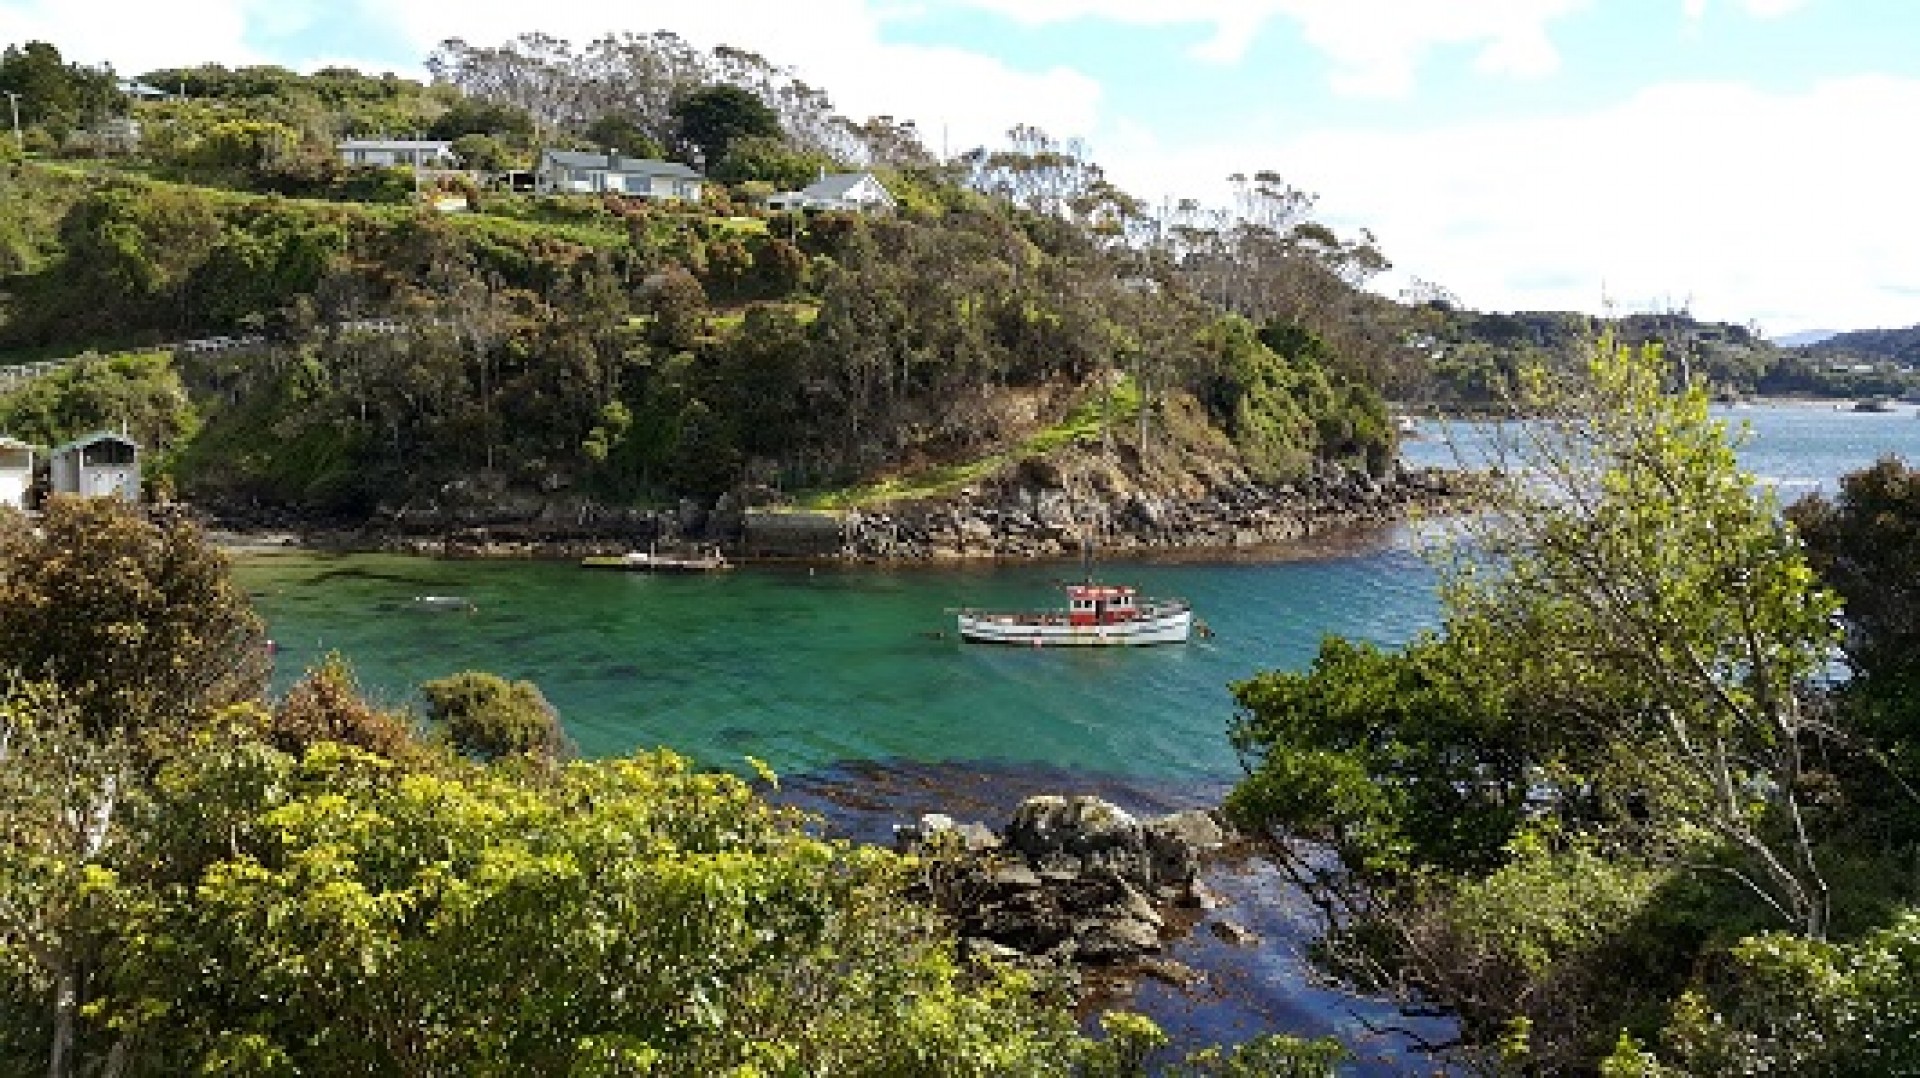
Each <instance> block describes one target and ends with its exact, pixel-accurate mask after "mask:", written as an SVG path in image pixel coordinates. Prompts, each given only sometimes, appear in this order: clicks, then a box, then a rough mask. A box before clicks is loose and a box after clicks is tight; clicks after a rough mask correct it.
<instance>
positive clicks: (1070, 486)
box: [209, 461, 1472, 561]
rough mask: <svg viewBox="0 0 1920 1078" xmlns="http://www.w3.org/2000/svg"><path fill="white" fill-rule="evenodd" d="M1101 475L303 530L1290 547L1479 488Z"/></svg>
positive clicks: (456, 511) (971, 545) (1025, 548)
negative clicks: (879, 504)
mask: <svg viewBox="0 0 1920 1078" xmlns="http://www.w3.org/2000/svg"><path fill="white" fill-rule="evenodd" d="M1099 479H1100V481H1098V482H1087V481H1085V480H1084V478H1079V479H1075V478H1070V476H1069V473H1068V471H1067V470H1066V469H1063V468H1061V467H1059V466H1056V465H1053V464H1050V463H1047V462H1042V461H1033V462H1029V463H1028V464H1026V465H1023V466H1021V467H1018V468H1014V469H1011V470H1010V471H1009V473H1008V474H1007V475H1005V476H1003V477H1001V478H1000V479H998V480H996V481H994V482H992V483H990V484H982V485H981V486H978V487H971V488H967V489H963V490H961V491H959V492H958V493H957V494H955V495H954V496H953V497H950V498H941V499H930V500H919V501H909V502H903V503H899V504H895V505H891V506H889V507H887V508H885V509H865V510H849V511H845V512H823V511H804V510H796V509H793V508H790V507H785V506H779V505H776V504H772V503H773V502H774V501H776V498H775V496H774V494H773V492H771V491H766V490H744V491H740V492H737V493H733V494H727V495H724V496H722V497H721V498H719V499H717V500H716V501H714V502H712V503H701V502H695V501H692V500H684V501H682V502H680V503H679V504H678V505H674V506H668V507H659V508H636V507H624V506H608V505H602V504H599V503H597V502H595V501H594V500H592V499H589V498H585V497H582V496H580V495H578V494H576V493H573V492H571V491H568V490H566V489H564V488H558V489H554V490H550V491H546V492H529V491H526V490H518V489H514V490H509V489H505V488H502V487H500V486H498V485H491V486H490V485H488V484H483V483H478V482H467V481H461V482H455V483H449V484H447V485H446V486H445V487H443V488H442V489H441V490H440V491H439V492H438V494H437V495H435V496H434V497H431V498H415V499H413V500H410V501H407V502H405V503H402V504H397V505H390V506H387V507H384V508H382V509H381V510H380V511H379V512H378V513H377V514H376V515H375V516H374V518H373V519H371V520H369V521H367V522H366V523H364V524H363V525H361V526H359V527H356V528H351V529H346V528H328V527H322V528H320V529H317V534H316V529H300V530H303V531H306V532H307V533H308V534H309V535H310V536H313V537H314V539H315V543H316V545H323V546H334V547H340V548H344V549H361V550H397V551H406V552H410V553H424V554H440V555H450V556H455V557H461V556H465V557H516V556H518V557H581V556H585V555H589V554H609V553H619V552H623V551H627V550H635V549H647V548H648V547H656V548H660V549H674V548H690V547H710V546H718V547H720V548H721V549H722V550H724V551H725V552H726V553H727V554H729V555H731V556H733V557H736V558H771V559H782V558H785V559H849V560H871V561H937V560H951V559H1039V558H1062V557H1073V556H1075V555H1077V554H1078V553H1079V551H1080V548H1081V545H1082V542H1083V540H1087V541H1091V542H1093V543H1094V544H1095V545H1097V547H1098V548H1099V549H1100V551H1101V552H1102V554H1103V555H1104V556H1112V554H1113V553H1114V552H1115V551H1129V550H1132V551H1142V550H1167V549H1212V550H1223V549H1232V548H1244V547H1258V546H1271V545H1280V544H1286V543H1291V542H1297V541H1299V540H1302V539H1307V538H1311V537H1313V536H1316V535H1318V534H1321V533H1324V532H1328V531H1332V530H1336V529H1346V528H1353V527H1365V526H1370V525H1382V524H1388V523H1392V522H1395V521H1398V520H1402V519H1404V518H1405V517H1407V516H1408V515H1409V513H1410V512H1412V511H1415V510H1417V509H1440V508H1444V507H1446V506H1448V505H1449V504H1454V503H1458V502H1459V501H1461V500H1463V499H1464V498H1466V497H1469V496H1470V495H1471V488H1472V484H1471V483H1470V482H1469V481H1468V480H1467V479H1466V477H1463V476H1461V475H1460V474H1458V473H1453V472H1446V471H1439V470H1434V469H1418V470H1409V469H1402V468H1398V467H1396V468H1394V469H1393V470H1392V471H1391V472H1390V473H1389V474H1388V475H1386V476H1384V477H1380V478H1375V477H1373V476H1370V475H1368V474H1367V473H1365V472H1364V471H1359V470H1356V469H1351V468H1345V467H1342V466H1340V465H1338V464H1326V463H1323V464H1320V465H1317V466H1316V467H1315V470H1314V471H1313V473H1312V474H1311V475H1309V476H1308V477H1307V478H1305V479H1303V480H1302V481H1300V482H1298V483H1294V484H1284V485H1272V484H1262V483H1258V482H1255V481H1253V480H1252V479H1250V478H1248V477H1247V476H1246V475H1245V474H1244V473H1242V472H1240V471H1239V470H1238V469H1233V468H1220V469H1218V470H1216V471H1214V472H1212V473H1209V474H1206V475H1201V476H1195V475H1182V476H1179V477H1178V478H1177V479H1176V480H1170V481H1163V482H1161V483H1159V484H1157V485H1154V484H1145V483H1142V482H1139V481H1138V480H1133V479H1129V478H1127V477H1126V476H1125V475H1123V474H1121V473H1120V472H1119V471H1118V470H1117V469H1114V470H1111V471H1109V472H1106V473H1102V474H1101V475H1100V476H1099ZM209 508H210V509H211V510H212V513H213V517H214V519H215V523H216V526H217V527H223V528H230V529H233V530H237V531H242V532H245V531H290V530H295V529H296V528H298V522H297V521H294V520H292V519H290V518H288V517H286V516H285V515H275V514H270V513H263V512H261V511H259V510H258V509H255V508H252V507H248V506H210V507H209Z"/></svg>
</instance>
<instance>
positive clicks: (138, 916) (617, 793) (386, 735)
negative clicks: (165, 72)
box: [0, 498, 1340, 1078]
mask: <svg viewBox="0 0 1920 1078" xmlns="http://www.w3.org/2000/svg"><path fill="white" fill-rule="evenodd" d="M40 524H41V528H40V529H39V530H36V529H34V528H30V527H28V525H27V523H26V521H25V519H24V518H23V517H21V516H20V515H19V514H18V513H16V512H14V511H12V510H4V511H0V527H3V528H4V529H5V530H4V535H3V536H0V540H3V541H4V543H5V544H6V545H5V548H4V551H3V552H0V553H3V554H4V556H3V557H0V566H5V570H4V572H0V584H4V587H5V589H6V592H5V596H4V598H5V602H6V609H7V610H8V617H7V619H6V620H5V629H6V632H5V634H4V636H3V637H0V670H4V671H5V672H6V682H5V688H4V691H0V838H4V842H0V1070H4V1071H6V1072H7V1073H47V1074H52V1075H56V1076H63V1078H64V1076H71V1075H82V1074H96V1073H114V1074H125V1075H144V1074H156V1075H158V1074H181V1073H227V1074H249V1075H259V1074H296V1073H305V1074H344V1073H356V1074H393V1075H399V1074H419V1073H423V1072H459V1073H467V1074H476V1073H477V1074H529V1073H539V1074H559V1073H567V1074H604V1075H633V1074H656V1075H711V1074H741V1075H745V1074H821V1073H831V1074H852V1075H862V1074H869V1075H943V1076H944V1075H983V1076H984V1075H1061V1076H1082V1078H1100V1076H1115V1078H1118V1076H1125V1075H1138V1074H1144V1073H1146V1067H1147V1066H1148V1064H1149V1061H1150V1060H1153V1059H1155V1058H1156V1057H1155V1056H1154V1054H1153V1053H1154V1052H1155V1050H1156V1049H1158V1048H1159V1047H1160V1046H1162V1045H1163V1044H1164V1043H1165V1038H1164V1037H1163V1036H1161V1035H1160V1034H1159V1032H1158V1031H1157V1030H1156V1029H1155V1028H1154V1027H1153V1025H1152V1024H1151V1023H1150V1022H1147V1021H1145V1020H1144V1019H1140V1018H1138V1017H1135V1016H1128V1015H1113V1016H1109V1018H1108V1019H1107V1021H1106V1023H1105V1026H1106V1032H1105V1034H1104V1035H1103V1036H1101V1037H1098V1038H1090V1037H1088V1036H1086V1035H1084V1034H1083V1033H1082V1032H1080V1029H1079V1026H1078V1024H1077V1022H1076V1020H1075V1018H1074V1015H1073V1013H1072V1011H1071V1009H1070V1007H1069V997H1068V995H1067V993H1066V992H1065V988H1064V984H1062V983H1059V982H1057V980H1056V979H1054V978H1051V977H1043V976H1040V975H1038V974H1034V973H1023V972H1017V971H1015V970H1013V969H1011V968H1008V967H1003V966H999V965H996V964H993V963H985V962H976V961H971V960H963V959H962V958H961V957H960V950H959V948H958V947H957V946H956V945H955V941H954V937H953V930H952V928H951V927H950V926H949V925H948V924H947V923H946V922H944V921H943V920H942V919H941V917H940V916H939V915H938V914H937V913H936V912H935V910H934V909H933V907H930V906H927V905H924V904H921V903H919V902H915V901H912V900H910V899H909V897H908V895H909V893H910V892H912V891H913V890H914V889H915V888H916V887H918V886H920V885H921V881H922V880H923V879H924V878H925V875H926V873H928V872H930V871H932V870H933V868H932V866H931V865H929V864H927V863H924V862H922V861H921V860H919V859H917V858H912V857H904V856H901V855H896V854H894V853H891V852H888V851H885V850H882V849H877V848H872V847H863V846H855V845H851V844H848V843H845V842H840V841H828V840H824V839H821V838H818V837H816V832H817V827H816V825H815V823H814V822H813V821H810V820H809V819H808V818H807V817H805V816H804V815H802V814H800V813H798V812H796V811H794V810H790V809H784V808H778V807H775V806H774V805H772V804H771V803H769V802H768V801H767V800H765V799H764V797H763V796H762V794H763V793H764V789H765V788H764V785H763V784H764V783H767V782H777V778H775V777H774V776H773V775H772V774H771V773H768V772H764V770H763V771H762V773H761V776H760V778H758V779H756V780H753V781H749V780H746V779H742V778H737V777H734V776H730V775H726V774H718V773H707V772H700V771H696V770H694V769H693V768H692V767H691V766H690V765H689V763H688V762H687V761H685V760H684V759H681V758H679V757H676V756H675V755H673V754H672V753H670V752H667V751H665V750H662V751H658V752H651V753H640V754H636V755H633V756H629V757H625V758H620V759H607V760H596V761H565V760H563V759H560V758H559V757H560V756H561V755H562V754H561V753H558V752H556V745H555V744H554V742H553V740H552V737H551V734H552V731H553V727H552V725H551V709H550V708H548V707H547V705H546V704H545V702H544V701H543V700H541V699H540V698H539V695H538V693H537V691H536V690H534V689H533V688H532V687H531V686H529V685H525V684H524V683H522V684H510V683H507V682H504V681H502V680H500V679H498V678H493V677H491V676H488V675H480V674H464V675H459V676H457V677H454V678H449V679H445V680H444V681H441V682H436V683H432V684H430V685H429V686H427V695H428V698H429V699H430V701H431V706H430V714H429V715H428V716H425V718H427V719H430V720H433V721H436V722H441V723H444V724H445V725H446V727H447V734H448V735H450V736H442V735H440V734H436V733H434V732H433V731H432V730H430V729H429V728H428V726H427V725H426V724H425V723H423V721H422V719H421V718H419V717H415V716H410V715H408V714H406V713H405V712H395V711H389V710H384V709H382V708H380V707H377V706H375V705H373V704H370V703H369V702H368V701H367V700H366V699H365V697H364V696H362V695H361V694H360V693H359V691H358V690H357V688H356V686H355V684H354V679H353V674H352V671H351V669H350V668H349V667H348V666H347V665H346V663H345V662H344V660H341V659H340V658H339V657H338V656H332V657H328V658H327V659H325V660H324V661H323V662H321V663H320V664H319V665H318V666H317V667H316V668H315V669H314V670H312V671H310V672H309V673H308V675H307V676H306V678H305V679H303V680H302V681H301V682H299V683H298V684H296V685H295V686H294V687H293V688H292V689H291V690H290V691H289V692H287V693H286V695H285V696H284V697H283V698H282V699H281V700H279V701H278V702H272V701H268V700H266V699H265V698H263V697H262V696H261V695H260V691H261V687H262V684H263V681H262V678H261V674H262V673H263V671H264V665H263V657H264V656H265V654H266V647H265V643H266V642H265V639H264V637H263V636H262V635H261V632H260V625H259V622H258V621H257V619H254V618H253V617H252V615H251V612H250V610H249V609H248V608H247V605H246V600H245V597H244V596H243V595H241V594H240V593H239V592H238V590H237V589H236V588H235V587H234V586H233V584H232V583H231V581H230V580H229V579H228V578H227V576H226V574H225V564H224V559H223V557H222V556H221V555H220V554H219V553H218V552H216V551H214V550H213V549H212V548H211V547H209V546H208V545H207V544H206V543H205V541H204V539H203V538H202V537H201V535H200V533H199V531H198V530H197V529H196V528H195V527H193V526H192V525H190V524H186V523H184V522H179V521H166V522H152V521H148V520H145V519H143V518H142V517H141V516H140V515H139V514H138V513H137V512H135V511H134V510H132V509H129V508H127V507H125V506H124V505H122V504H121V503H119V502H117V501H115V500H113V499H105V500H99V501H81V500H74V499H67V498H55V499H54V500H53V501H52V502H50V503H49V505H48V507H47V510H46V513H45V515H44V516H43V517H42V519H41V522H40ZM18 612H25V613H26V614H28V615H29V617H25V618H19V619H16V618H15V616H14V615H15V614H16V613H18ZM61 618H69V619H71V620H70V621H64V622H63V621H59V620H57V619H61ZM52 641H58V642H60V644H61V645H62V646H61V647H59V648H58V649H55V653H54V654H52V655H49V648H48V646H47V645H48V643H49V642H52ZM1339 1056H1340V1053H1339V1052H1338V1051H1337V1049H1335V1048H1332V1047H1330V1046H1329V1045H1326V1044H1321V1043H1307V1042H1301V1041H1297V1040H1294V1039H1291V1038H1287V1037H1283V1036H1274V1037H1268V1038H1260V1039H1257V1040H1255V1041H1253V1042H1250V1043H1249V1044H1248V1045H1246V1046H1243V1047H1240V1048H1237V1049H1234V1050H1231V1051H1218V1050H1216V1051H1209V1052H1205V1053H1202V1054H1200V1055H1197V1056H1196V1057H1194V1058H1193V1059H1192V1060H1191V1061H1187V1062H1181V1061H1178V1060H1162V1061H1161V1062H1162V1063H1164V1064H1165V1065H1167V1066H1171V1067H1172V1068H1173V1071H1172V1073H1190V1074H1194V1075H1207V1074H1244V1073H1251V1072H1253V1069H1255V1068H1264V1067H1267V1066H1269V1065H1271V1066H1274V1067H1281V1068H1283V1069H1285V1070H1286V1072H1287V1073H1302V1074H1313V1073H1325V1072H1326V1071H1327V1070H1328V1068H1329V1067H1330V1066H1331V1065H1332V1064H1333V1062H1334V1061H1335V1060H1336V1059H1338V1058H1339ZM1264 1072H1265V1071H1263V1073H1264Z"/></svg>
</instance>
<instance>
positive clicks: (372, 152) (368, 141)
mask: <svg viewBox="0 0 1920 1078" xmlns="http://www.w3.org/2000/svg"><path fill="white" fill-rule="evenodd" d="M339 150H340V160H342V161H345V162H346V163H347V164H349V165H359V166H364V167H369V168H394V167H396V166H399V165H406V166H409V167H411V168H447V169H452V168H459V167H460V162H459V160H458V159H456V158H455V157H454V155H453V143H451V142H440V141H437V140H434V139H377V138H350V139H346V140H345V141H343V142H341V143H340V146H339Z"/></svg>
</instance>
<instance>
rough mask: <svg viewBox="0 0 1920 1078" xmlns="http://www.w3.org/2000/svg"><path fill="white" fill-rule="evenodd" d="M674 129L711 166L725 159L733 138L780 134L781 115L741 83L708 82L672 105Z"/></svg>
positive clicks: (763, 136)
mask: <svg viewBox="0 0 1920 1078" xmlns="http://www.w3.org/2000/svg"><path fill="white" fill-rule="evenodd" d="M673 119H674V123H675V125H676V127H675V131H676V133H677V134H678V136H679V138H680V139H681V141H683V142H685V143H686V144H687V145H689V146H691V147H693V148H695V149H697V150H699V151H700V154H701V157H702V159H703V160H704V161H705V162H706V164H707V166H708V167H714V166H716V165H718V164H719V163H720V162H722V161H724V160H726V157H727V151H728V150H729V149H730V148H731V147H732V146H733V144H734V142H735V141H737V140H739V139H743V138H750V137H754V136H758V137H761V138H775V139H777V138H779V137H780V117H779V116H778V115H777V114H775V113H774V111H773V110H772V109H771V108H768V107H767V103H766V102H764V101H762V100H760V98H759V96H758V95H757V94H755V93H754V92H753V91H751V90H748V89H744V88H742V87H739V86H729V85H724V84H723V85H719V86H708V87H705V88H703V89H700V90H696V91H694V92H692V93H690V94H688V95H686V96H685V97H683V98H681V99H680V100H679V101H676V102H674V105H673Z"/></svg>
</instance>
